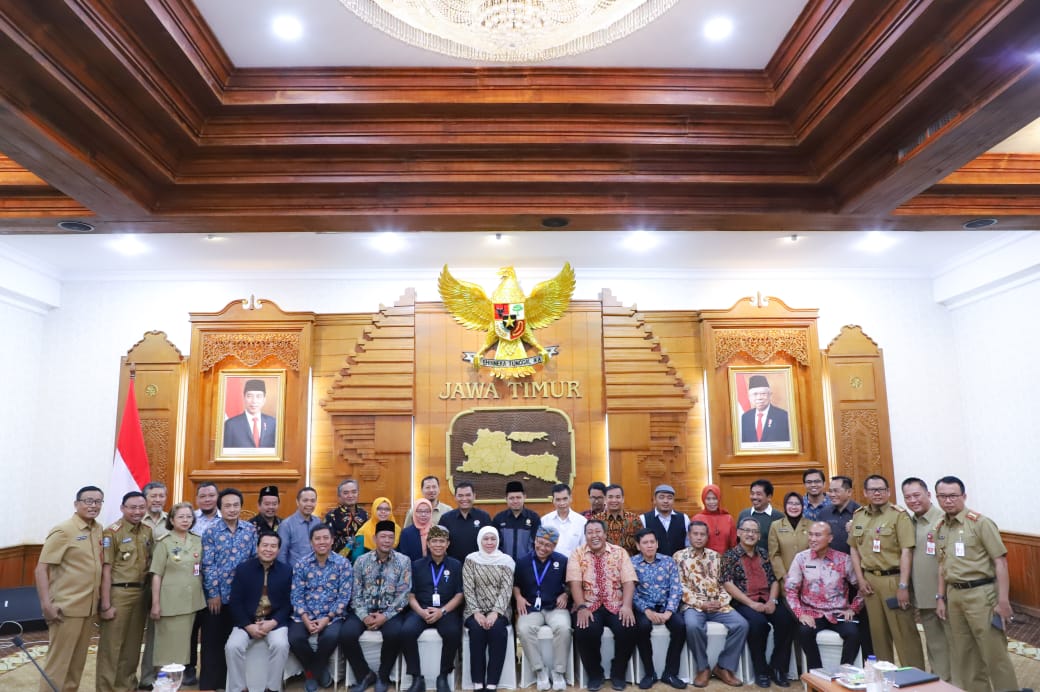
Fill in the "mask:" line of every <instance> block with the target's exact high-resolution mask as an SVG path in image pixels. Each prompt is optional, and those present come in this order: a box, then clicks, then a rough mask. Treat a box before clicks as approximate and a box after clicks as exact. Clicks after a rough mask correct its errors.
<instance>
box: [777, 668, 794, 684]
mask: <svg viewBox="0 0 1040 692" xmlns="http://www.w3.org/2000/svg"><path fill="white" fill-rule="evenodd" d="M773 682H775V683H776V686H777V687H790V686H791V683H790V681H788V679H787V673H785V672H784V671H782V670H774V671H773Z"/></svg>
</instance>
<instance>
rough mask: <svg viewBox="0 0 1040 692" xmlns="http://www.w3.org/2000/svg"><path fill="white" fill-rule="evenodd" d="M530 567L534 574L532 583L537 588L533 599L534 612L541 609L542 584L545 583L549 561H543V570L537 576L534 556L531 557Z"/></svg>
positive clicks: (536, 564)
mask: <svg viewBox="0 0 1040 692" xmlns="http://www.w3.org/2000/svg"><path fill="white" fill-rule="evenodd" d="M531 567H532V571H533V572H534V582H535V584H536V585H537V586H538V591H536V592H535V597H534V610H541V609H542V582H543V581H545V575H546V573H547V572H548V571H549V561H548V560H546V561H545V568H544V569H543V570H542V573H541V574H538V563H537V562H536V561H535V559H534V556H532V557H531Z"/></svg>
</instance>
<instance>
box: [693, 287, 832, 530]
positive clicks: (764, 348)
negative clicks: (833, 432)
mask: <svg viewBox="0 0 1040 692" xmlns="http://www.w3.org/2000/svg"><path fill="white" fill-rule="evenodd" d="M700 315H701V320H702V327H701V339H702V348H703V352H704V363H705V366H704V367H705V372H706V377H707V390H708V410H709V413H710V415H709V421H710V440H711V457H712V463H713V469H712V471H713V477H714V481H715V483H717V484H718V485H719V486H720V487H721V488H722V490H723V498H722V503H723V506H724V507H725V508H726V509H727V510H728V511H730V512H734V513H735V512H738V511H740V510H741V509H742V508H744V507H747V506H748V505H749V500H748V485H749V484H750V483H751V482H752V481H753V480H755V479H757V478H767V479H769V480H770V481H772V483H773V485H774V488H775V495H774V504H775V503H776V502H778V501H779V500H778V499H777V498H782V495H783V492H786V490H788V489H792V490H797V489H800V488H802V485H801V474H802V472H803V471H804V470H805V469H806V468H823V469H826V468H827V437H826V420H825V413H824V399H823V387H822V373H823V365H822V360H821V357H820V351H819V337H818V335H817V331H816V320H817V317H818V311H817V310H815V309H796V308H790V307H788V306H787V305H786V304H784V302H783V301H781V300H780V299H779V298H775V297H767V298H766V299H765V300H764V301H762V300H760V299H757V298H752V297H746V298H742V299H740V300H739V301H737V302H736V303H735V304H734V305H733V306H732V307H730V308H728V309H725V310H702V311H701V312H700ZM737 365H756V366H770V365H791V366H792V371H793V378H794V387H795V397H796V402H797V406H798V413H799V418H798V434H799V435H798V436H799V445H800V449H799V451H798V452H797V453H792V454H740V455H738V454H736V453H735V450H734V445H733V430H732V425H733V423H732V415H731V408H730V406H731V403H730V395H729V370H728V369H729V367H730V366H737ZM795 477H797V483H795V482H794V480H793V479H794V478H795Z"/></svg>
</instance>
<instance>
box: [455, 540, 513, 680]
mask: <svg viewBox="0 0 1040 692" xmlns="http://www.w3.org/2000/svg"><path fill="white" fill-rule="evenodd" d="M515 567H516V565H515V564H514V563H513V558H511V557H509V556H508V555H506V554H505V553H503V552H502V551H501V550H499V549H498V530H497V529H496V528H495V527H494V526H485V527H484V528H482V529H481V530H480V531H479V532H478V533H477V551H476V552H474V553H470V554H469V555H467V556H466V562H465V564H464V565H463V566H462V591H463V594H464V595H465V597H466V608H465V610H464V611H463V617H464V618H465V623H466V629H467V630H468V631H469V670H470V676H471V677H472V679H473V689H474V690H477V691H479V690H485V689H487V690H494V689H497V688H498V680H499V678H501V677H502V666H503V665H504V664H505V658H506V636H507V633H506V627H507V626H508V624H509V597H510V596H511V595H512V593H513V570H514V568H515ZM485 656H486V660H485Z"/></svg>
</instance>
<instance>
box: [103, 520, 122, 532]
mask: <svg viewBox="0 0 1040 692" xmlns="http://www.w3.org/2000/svg"><path fill="white" fill-rule="evenodd" d="M122 526H123V522H122V521H117V522H115V523H113V524H111V525H110V526H109V527H108V529H106V530H107V531H118V530H119V529H120V528H121V527H122Z"/></svg>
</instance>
